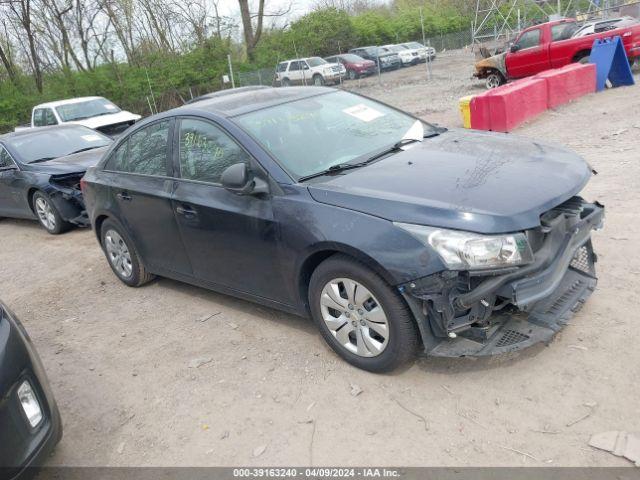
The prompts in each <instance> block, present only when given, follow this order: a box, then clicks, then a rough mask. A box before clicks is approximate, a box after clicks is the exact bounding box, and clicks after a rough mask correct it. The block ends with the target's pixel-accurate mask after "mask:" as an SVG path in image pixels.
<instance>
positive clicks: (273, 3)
mask: <svg viewBox="0 0 640 480" xmlns="http://www.w3.org/2000/svg"><path fill="white" fill-rule="evenodd" d="M250 2H251V3H250V5H252V6H255V8H256V9H257V5H258V0H250ZM314 3H315V0H265V5H266V7H265V10H266V11H267V12H270V11H271V12H273V11H278V10H285V9H286V8H287V7H288V6H289V5H291V12H290V13H289V18H290V19H292V18H297V17H300V16H302V15H304V14H305V13H307V12H308V11H309V10H311V8H312V7H313V5H314ZM219 8H220V13H222V14H224V15H229V16H233V17H239V16H240V9H239V8H238V1H237V0H220V3H219Z"/></svg>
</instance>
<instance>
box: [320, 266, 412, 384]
mask: <svg viewBox="0 0 640 480" xmlns="http://www.w3.org/2000/svg"><path fill="white" fill-rule="evenodd" d="M333 298H335V299H336V300H337V302H335V300H332V299H333ZM309 305H310V309H311V316H312V317H313V320H314V322H315V323H316V325H317V326H318V328H319V330H320V333H321V334H322V336H323V337H324V339H325V341H326V342H327V343H328V344H329V346H330V347H331V348H332V349H333V350H334V351H335V352H336V353H337V354H338V355H339V356H340V357H342V358H343V359H344V360H346V361H347V362H349V363H350V364H352V365H354V366H355V367H358V368H361V369H363V370H368V371H370V372H388V371H391V370H394V369H396V368H398V367H400V366H401V365H403V364H405V363H407V362H409V361H410V360H412V359H414V358H415V355H416V350H417V346H418V332H417V327H416V324H415V321H414V318H413V315H412V314H411V311H410V310H409V308H408V307H407V305H406V304H405V303H404V301H403V300H402V297H401V296H400V295H399V294H398V292H396V291H395V290H394V289H393V288H392V287H390V286H389V285H388V284H387V283H386V282H385V281H384V279H383V278H382V277H380V276H379V275H378V274H377V273H375V272H374V271H372V270H371V269H369V268H368V267H366V266H365V265H364V264H362V263H360V262H358V261H356V260H354V259H352V258H350V257H348V256H346V255H341V254H336V255H333V256H331V257H329V258H328V259H327V260H325V261H324V262H322V263H321V264H320V265H319V266H318V267H317V268H316V270H315V271H314V272H313V274H312V275H311V280H310V282H309ZM333 307H335V308H333Z"/></svg>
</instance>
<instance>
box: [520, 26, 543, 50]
mask: <svg viewBox="0 0 640 480" xmlns="http://www.w3.org/2000/svg"><path fill="white" fill-rule="evenodd" d="M538 45H540V29H539V28H536V29H535V30H529V31H528V32H525V33H523V34H522V36H521V37H520V40H518V46H519V47H520V50H524V49H525V48H531V47H537V46H538Z"/></svg>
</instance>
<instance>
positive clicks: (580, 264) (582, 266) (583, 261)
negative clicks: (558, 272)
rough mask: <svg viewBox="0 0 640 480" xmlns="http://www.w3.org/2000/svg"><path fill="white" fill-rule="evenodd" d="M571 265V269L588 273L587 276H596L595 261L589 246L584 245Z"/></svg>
mask: <svg viewBox="0 0 640 480" xmlns="http://www.w3.org/2000/svg"><path fill="white" fill-rule="evenodd" d="M569 265H570V266H571V268H575V269H576V270H579V271H581V272H583V273H586V274H587V275H594V274H595V272H594V268H593V260H592V258H591V251H590V250H589V247H588V246H587V245H583V246H582V247H580V248H579V249H578V251H577V252H576V254H575V255H574V257H573V260H571V263H570V264H569Z"/></svg>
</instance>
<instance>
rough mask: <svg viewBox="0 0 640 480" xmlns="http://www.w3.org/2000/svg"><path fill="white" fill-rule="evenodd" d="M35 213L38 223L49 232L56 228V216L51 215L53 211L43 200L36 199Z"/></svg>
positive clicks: (41, 198) (40, 198)
mask: <svg viewBox="0 0 640 480" xmlns="http://www.w3.org/2000/svg"><path fill="white" fill-rule="evenodd" d="M36 213H37V214H38V219H39V220H40V223H42V225H43V226H44V228H46V229H47V230H49V231H53V230H55V228H56V216H55V214H54V213H53V209H52V208H51V205H50V204H49V202H48V201H47V200H46V199H45V198H43V197H38V198H36Z"/></svg>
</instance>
